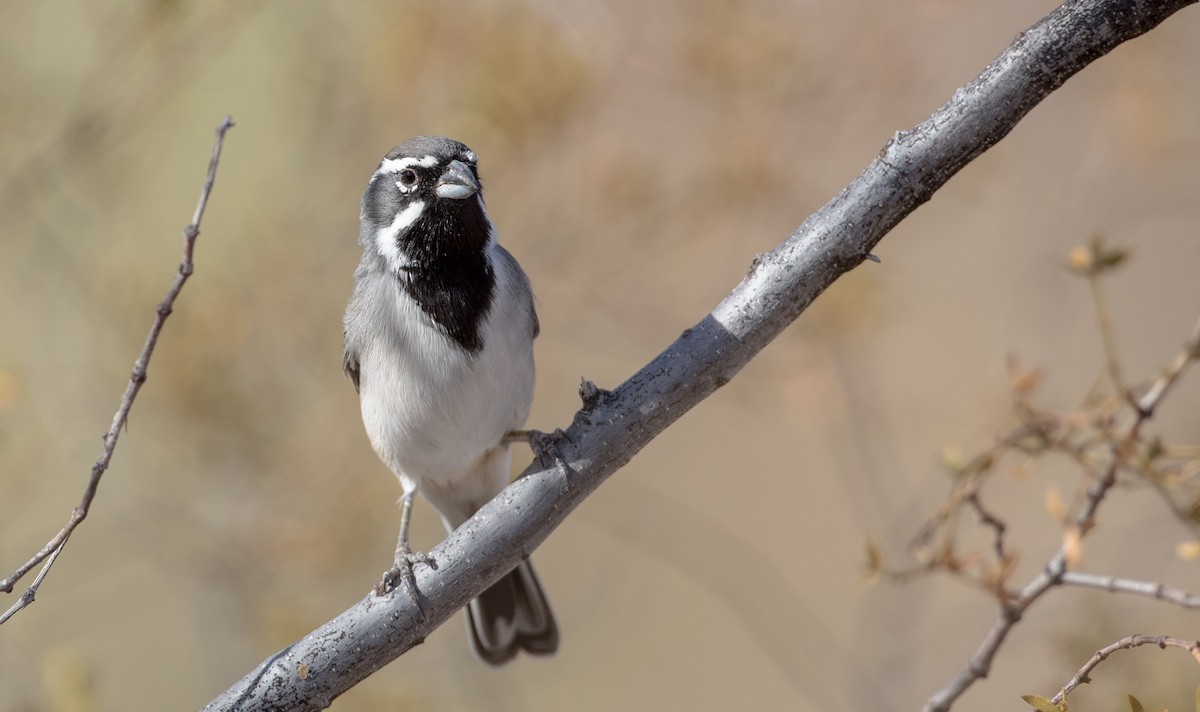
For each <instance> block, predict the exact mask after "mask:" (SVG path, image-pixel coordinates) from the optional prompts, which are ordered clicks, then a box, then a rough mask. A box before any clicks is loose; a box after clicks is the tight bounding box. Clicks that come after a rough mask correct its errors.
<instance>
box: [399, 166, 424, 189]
mask: <svg viewBox="0 0 1200 712" xmlns="http://www.w3.org/2000/svg"><path fill="white" fill-rule="evenodd" d="M397 177H398V178H399V179H400V185H402V186H404V187H405V188H411V187H413V186H414V185H416V184H417V181H418V180H420V179H419V178H418V176H417V172H416V171H414V170H413V169H411V168H405V169H404V170H402V171H400V173H399V174H397Z"/></svg>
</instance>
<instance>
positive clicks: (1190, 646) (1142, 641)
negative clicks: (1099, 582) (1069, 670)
mask: <svg viewBox="0 0 1200 712" xmlns="http://www.w3.org/2000/svg"><path fill="white" fill-rule="evenodd" d="M1141 645H1157V646H1158V647H1159V648H1162V649H1164V650H1165V649H1166V648H1179V649H1180V650H1184V651H1187V652H1188V653H1190V654H1191V656H1192V657H1193V658H1195V660H1196V662H1197V663H1200V642H1197V641H1195V640H1181V639H1179V638H1172V637H1169V636H1166V635H1159V636H1150V635H1131V636H1129V637H1128V638H1122V639H1120V640H1118V641H1117V642H1115V643H1112V644H1111V645H1106V646H1105V647H1103V648H1101V649H1099V650H1097V651H1096V654H1095V655H1093V656H1092V657H1091V659H1090V660H1088V661H1087V663H1085V664H1084V666H1083V667H1081V668H1079V672H1077V673H1075V676H1074V677H1072V678H1071V681H1070V682H1068V683H1067V684H1066V685H1064V686H1063V688H1062V690H1060V691H1059V693H1058V694H1057V695H1055V696H1054V698H1053V699H1051V700H1050V702H1051V703H1052V704H1054V705H1056V706H1059V705H1061V704H1062V701H1063V700H1065V699H1066V697H1067V695H1069V694H1071V691H1072V690H1074V689H1075V688H1077V687H1079V686H1080V685H1086V684H1087V683H1089V682H1091V681H1092V679H1091V678H1090V677H1089V675H1090V674H1091V672H1092V670H1095V669H1096V666H1097V665H1099V664H1100V663H1102V662H1104V661H1105V659H1107V658H1108V656H1110V655H1112V654H1113V653H1115V652H1117V651H1118V650H1132V649H1133V648H1136V647H1138V646H1141ZM1063 709H1065V707H1064V708H1063Z"/></svg>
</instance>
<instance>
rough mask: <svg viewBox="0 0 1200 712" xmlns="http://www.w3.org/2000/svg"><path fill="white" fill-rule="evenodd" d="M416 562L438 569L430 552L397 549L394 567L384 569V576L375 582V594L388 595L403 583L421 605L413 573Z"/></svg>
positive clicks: (418, 604) (415, 601)
mask: <svg viewBox="0 0 1200 712" xmlns="http://www.w3.org/2000/svg"><path fill="white" fill-rule="evenodd" d="M416 564H425V565H426V566H428V567H429V568H431V569H434V570H435V571H436V570H437V562H436V561H435V560H434V558H433V557H432V556H430V555H429V554H428V553H426V552H423V551H411V550H409V549H408V547H403V548H399V549H397V550H396V560H395V562H394V563H393V564H392V568H390V569H388V570H387V571H384V572H383V578H382V579H380V581H379V583H377V584H375V595H376V596H383V595H386V594H388V593H390V592H391V591H394V590H395V589H396V586H397V584H400V583H403V584H404V587H405V589H407V590H408V595H409V596H410V597H411V598H412V599H413V602H414V603H416V604H417V606H418V607H420V605H421V602H420V601H419V600H417V579H416V577H415V576H414V575H413V566H415V565H416Z"/></svg>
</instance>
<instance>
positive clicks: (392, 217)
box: [360, 136, 493, 273]
mask: <svg viewBox="0 0 1200 712" xmlns="http://www.w3.org/2000/svg"><path fill="white" fill-rule="evenodd" d="M475 160H476V157H475V152H474V151H472V150H471V149H469V148H467V147H466V146H464V145H463V144H461V143H459V142H458V141H455V140H453V139H448V138H443V137H441V136H418V137H416V138H411V139H409V140H407V141H405V142H404V143H402V144H400V145H399V146H396V147H395V148H393V149H392V150H391V151H388V154H387V155H386V156H384V158H383V160H382V161H380V163H379V168H378V169H377V170H376V171H375V173H374V174H373V175H372V176H371V182H370V183H368V184H367V190H366V193H364V194H363V200H362V212H361V220H362V232H361V236H360V241H361V242H362V244H363V248H364V249H365V250H367V251H368V252H374V253H375V254H377V255H378V256H379V257H380V259H381V260H382V264H383V265H384V266H385V267H386V268H387V269H388V270H389V271H391V272H395V273H400V272H402V271H406V270H421V269H428V268H432V267H435V266H436V265H437V264H439V263H440V262H442V261H444V260H453V259H456V258H458V257H461V256H474V255H480V254H482V252H483V250H484V249H485V248H486V247H487V244H488V242H489V241H490V240H491V239H493V237H492V225H491V221H490V220H489V219H488V215H487V209H486V208H485V207H484V204H483V192H482V191H483V188H482V186H481V185H480V182H479V174H478V171H477V169H476V167H475Z"/></svg>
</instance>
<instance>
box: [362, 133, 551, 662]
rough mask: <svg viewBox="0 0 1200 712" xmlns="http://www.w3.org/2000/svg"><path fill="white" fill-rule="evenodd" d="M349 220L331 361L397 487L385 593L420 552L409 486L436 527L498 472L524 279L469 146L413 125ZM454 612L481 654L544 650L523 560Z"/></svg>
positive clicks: (404, 577)
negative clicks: (352, 251)
mask: <svg viewBox="0 0 1200 712" xmlns="http://www.w3.org/2000/svg"><path fill="white" fill-rule="evenodd" d="M359 221H360V230H359V242H360V244H361V245H362V259H361V260H360V262H359V264H358V267H357V268H356V269H355V271H354V288H353V291H352V293H351V296H350V300H349V303H348V304H347V307H346V314H345V318H344V322H343V326H344V336H345V353H344V358H343V369H344V371H345V373H346V375H348V376H349V378H350V380H351V382H352V383H353V384H354V388H355V390H356V391H357V392H358V395H359V401H360V406H361V410H362V421H363V426H364V428H365V429H366V432H367V437H368V439H369V440H370V442H371V445H372V447H373V448H374V450H375V452H376V454H377V455H378V456H379V458H380V459H381V460H382V461H383V463H384V464H385V465H387V467H388V468H389V469H391V471H392V472H393V473H394V474H395V475H396V477H397V478H399V480H400V485H401V488H402V490H403V495H402V496H401V497H400V500H399V504H400V536H399V538H398V540H397V543H396V557H395V560H394V563H393V566H392V568H391V569H389V570H388V571H387V572H386V573H385V574H384V577H383V581H381V582H380V585H379V586H377V587H376V590H377V591H378V592H385V591H387V590H389V589H391V588H393V587H394V586H395V584H396V583H397V581H412V580H413V579H412V567H413V565H414V564H417V563H430V559H429V557H428V555H426V554H421V553H415V552H413V550H412V549H411V547H410V545H409V542H408V528H409V522H410V520H411V516H412V507H413V498H414V495H417V494H419V495H421V497H422V498H423V499H425V500H426V501H427V502H429V504H431V505H432V506H433V508H434V509H435V510H437V512H438V514H439V515H440V516H441V519H442V522H443V524H444V525H445V527H446V530H447V531H448V532H449V531H453V530H454V529H455V528H457V527H458V526H460V525H461V524H462V523H463V522H465V521H467V520H468V519H469V518H470V517H471V516H472V515H473V514H475V512H476V511H477V510H478V509H479V508H480V507H481V506H483V505H484V504H485V503H486V502H488V501H489V500H491V499H492V498H493V497H495V496H496V495H497V494H498V493H499V492H500V491H501V490H502V489H503V488H504V487H505V486H506V485H507V484H508V481H509V474H510V473H509V468H510V460H511V453H510V452H509V442H510V441H509V438H508V436H509V434H510V433H512V432H514V431H518V430H519V429H520V428H521V427H522V426H523V425H524V423H525V420H526V418H527V417H528V416H529V409H530V406H531V404H532V401H533V387H534V361H533V341H534V339H535V338H536V337H537V336H538V334H539V332H540V326H539V322H538V316H537V311H536V307H535V304H534V297H533V291H532V288H531V286H530V283H529V278H528V277H527V276H526V274H525V272H524V270H522V268H521V266H520V264H519V263H518V262H517V260H516V258H514V257H513V256H512V254H511V253H509V252H508V250H506V249H504V248H503V247H501V246H500V244H499V243H498V242H497V238H496V230H495V228H494V227H493V225H492V221H491V218H490V217H489V216H488V211H487V206H486V204H485V203H484V199H483V187H482V183H481V182H480V179H479V169H478V166H477V156H476V154H475V152H474V151H472V150H471V149H469V148H467V146H466V145H464V144H463V143H461V142H459V141H455V140H453V139H449V138H445V137H441V136H418V137H416V138H412V139H409V140H407V141H405V142H403V143H401V144H400V145H398V146H396V147H395V148H393V149H392V150H390V151H388V153H387V154H386V155H385V156H384V157H383V159H382V160H381V161H380V163H379V166H378V168H376V170H375V172H374V173H372V174H371V178H370V180H369V181H368V183H367V188H366V191H365V192H364V194H363V198H362V204H361V210H360V214H359ZM412 593H414V594H415V591H413V592H412ZM466 614H467V615H466V617H467V631H468V634H469V637H470V641H471V645H472V647H473V649H474V651H475V653H476V654H477V655H478V657H479V658H480V659H481V660H483V661H484V662H485V663H488V664H491V665H501V664H504V663H506V662H508V661H509V660H512V659H513V658H514V657H515V656H516V655H517V654H518V653H519V652H520V651H521V650H524V651H525V652H527V653H530V654H532V655H550V654H552V653H554V652H555V651H556V650H557V649H558V642H559V637H558V624H557V623H556V621H555V618H554V614H553V612H552V610H551V608H550V604H549V602H548V600H547V599H546V595H545V593H544V592H543V590H542V586H541V583H540V582H539V581H538V578H537V575H536V574H535V573H534V570H533V566H532V565H531V564H530V562H529V560H528V559H525V560H524V561H522V562H521V563H520V564H519V565H518V566H517V567H516V568H515V569H513V571H512V572H511V573H509V574H507V575H506V576H505V577H503V578H501V579H500V580H499V581H497V582H496V583H495V584H494V585H493V586H491V587H490V588H489V589H487V590H486V591H484V592H483V593H482V594H481V595H480V596H478V597H477V598H475V599H473V600H472V601H471V602H470V603H469V604H468V605H467V607H466Z"/></svg>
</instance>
